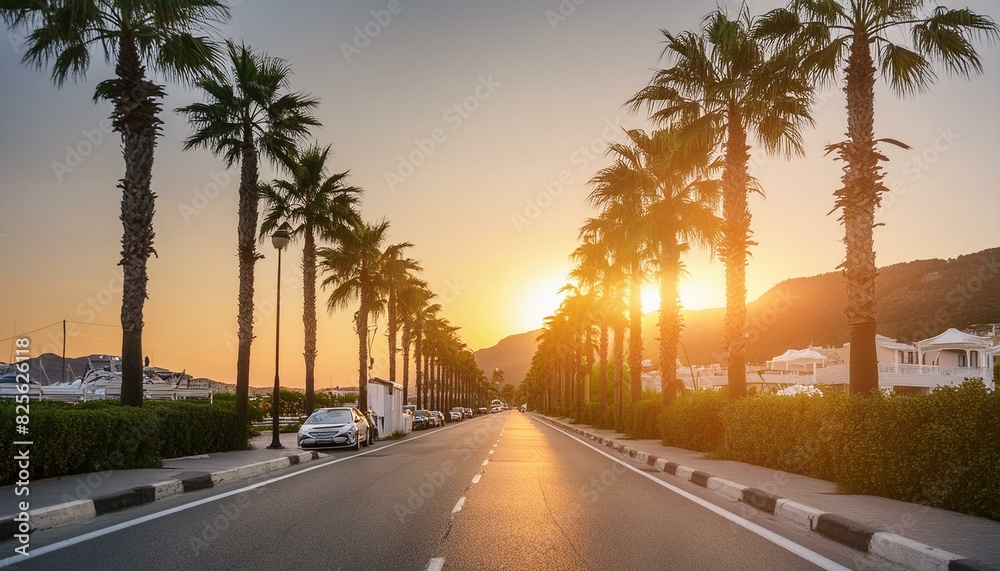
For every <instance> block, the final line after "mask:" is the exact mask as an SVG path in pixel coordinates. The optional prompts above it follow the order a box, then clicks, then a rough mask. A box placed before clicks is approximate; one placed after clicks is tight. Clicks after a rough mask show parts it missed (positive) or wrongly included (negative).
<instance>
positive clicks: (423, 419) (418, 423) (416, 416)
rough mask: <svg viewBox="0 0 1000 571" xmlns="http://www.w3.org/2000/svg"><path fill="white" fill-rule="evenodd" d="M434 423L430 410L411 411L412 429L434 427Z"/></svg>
mask: <svg viewBox="0 0 1000 571" xmlns="http://www.w3.org/2000/svg"><path fill="white" fill-rule="evenodd" d="M436 424H437V423H436V421H435V420H434V416H433V415H432V414H431V411H429V410H423V409H420V410H415V411H413V430H425V429H427V428H434V426H436Z"/></svg>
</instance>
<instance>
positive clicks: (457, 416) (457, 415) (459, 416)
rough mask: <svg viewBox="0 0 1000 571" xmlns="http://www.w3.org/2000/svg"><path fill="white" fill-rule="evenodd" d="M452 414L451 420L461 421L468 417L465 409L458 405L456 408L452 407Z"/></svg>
mask: <svg viewBox="0 0 1000 571" xmlns="http://www.w3.org/2000/svg"><path fill="white" fill-rule="evenodd" d="M450 414H451V422H461V421H463V420H465V419H466V418H467V417H466V416H465V409H464V408H462V407H460V406H456V407H455V408H453V409H451V413H450Z"/></svg>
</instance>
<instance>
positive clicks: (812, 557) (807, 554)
mask: <svg viewBox="0 0 1000 571" xmlns="http://www.w3.org/2000/svg"><path fill="white" fill-rule="evenodd" d="M535 420H536V421H538V422H540V423H541V424H542V425H544V426H547V427H549V428H551V429H552V430H555V431H556V432H559V433H561V434H564V435H566V436H568V437H570V438H572V439H573V440H576V441H577V442H579V443H580V444H583V445H584V446H586V447H587V448H590V449H591V450H593V451H594V452H597V453H598V454H600V455H601V456H604V457H606V458H609V459H611V460H613V461H614V462H617V463H619V464H621V465H622V466H625V467H626V468H628V469H629V470H632V471H633V472H635V473H636V474H639V475H640V476H643V477H645V478H647V479H648V480H650V481H652V482H655V483H656V484H659V485H660V486H663V487H664V488H666V489H668V490H670V491H671V492H674V493H675V494H677V495H679V496H681V497H682V498H684V499H687V500H691V501H692V502H694V503H696V504H698V505H699V506H701V507H703V508H705V509H707V510H709V511H711V512H714V513H716V514H718V515H720V516H722V517H724V518H726V519H728V520H729V521H731V522H733V523H735V524H736V525H738V526H740V527H742V528H744V529H746V530H747V531H750V532H752V533H755V534H757V535H759V536H760V537H762V538H764V539H766V540H768V541H770V542H771V543H773V544H775V545H777V546H778V547H781V548H782V549H785V550H786V551H790V552H792V553H794V554H795V555H798V556H799V557H801V558H802V559H805V560H806V561H808V562H810V563H812V564H813V565H816V566H818V567H821V568H823V569H828V570H831V571H834V570H835V571H849V569H848V568H847V567H844V566H843V565H841V564H839V563H837V562H836V561H832V560H830V559H827V558H826V557H823V556H822V555H820V554H819V553H816V552H815V551H812V550H810V549H808V548H806V547H803V546H802V545H799V544H798V543H795V542H794V541H792V540H790V539H788V538H787V537H784V536H782V535H778V534H777V533H774V532H773V531H771V530H769V529H767V528H765V527H761V526H759V525H757V524H755V523H754V522H752V521H750V520H747V519H744V518H742V517H740V516H738V515H736V514H734V513H732V512H730V511H729V510H726V509H724V508H720V507H719V506H717V505H715V504H713V503H712V502H709V501H708V500H704V499H702V498H699V497H698V496H696V495H694V494H691V493H689V492H686V491H684V490H682V489H680V488H678V487H676V486H673V485H671V484H668V483H666V482H664V481H663V480H661V479H659V478H656V477H654V476H653V475H652V474H649V473H646V472H643V471H642V470H640V469H638V468H636V467H635V466H633V465H631V464H629V463H628V462H625V461H624V460H621V459H620V458H616V457H614V456H612V455H611V454H608V453H606V452H604V451H603V450H601V449H599V448H597V447H595V446H591V445H590V444H588V443H587V442H584V441H583V440H580V439H579V438H577V437H576V436H574V435H573V434H570V433H569V432H566V431H564V430H563V429H561V428H558V427H555V426H552V425H551V424H548V423H547V422H544V421H541V420H538V419H535Z"/></svg>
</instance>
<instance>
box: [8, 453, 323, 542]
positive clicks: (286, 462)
mask: <svg viewBox="0 0 1000 571" xmlns="http://www.w3.org/2000/svg"><path fill="white" fill-rule="evenodd" d="M319 457H320V454H319V452H314V451H313V452H299V453H296V454H289V455H288V456H284V457H281V458H275V459H273V460H265V461H263V462H257V463H254V464H248V465H246V466H238V467H236V468H229V469H226V470H219V471H217V472H211V473H209V472H185V473H181V474H179V476H185V477H183V478H177V479H171V480H162V481H160V482H155V483H153V484H150V485H146V486H137V487H135V488H132V489H131V490H123V491H120V492H114V493H111V494H107V495H104V496H99V497H96V498H91V499H88V500H76V501H72V502H65V503H62V504H56V505H54V506H49V507H44V508H38V509H34V510H29V511H28V521H27V522H24V521H18V519H16V518H18V517H20V516H8V517H4V518H0V540H4V539H12V538H14V537H15V536H16V535H18V534H23V533H30V532H32V531H38V530H42V529H51V528H53V527H58V526H60V525H65V524H68V523H76V522H81V521H85V520H88V519H91V518H94V517H97V516H99V515H104V514H106V513H112V512H116V511H120V510H123V509H127V508H130V507H132V506H138V505H142V504H148V503H151V502H155V501H158V500H163V499H166V498H169V497H172V496H176V495H178V494H183V493H184V492H193V491H196V490H204V489H208V488H213V487H215V486H220V485H222V484H228V483H231V482H236V481H239V480H245V479H247V478H251V477H253V476H258V475H260V474H264V473H267V472H272V471H274V470H280V469H282V468H287V467H289V466H294V465H296V464H301V463H303V462H308V461H310V460H318V459H319ZM22 525H27V527H28V529H27V531H22V530H21V528H22Z"/></svg>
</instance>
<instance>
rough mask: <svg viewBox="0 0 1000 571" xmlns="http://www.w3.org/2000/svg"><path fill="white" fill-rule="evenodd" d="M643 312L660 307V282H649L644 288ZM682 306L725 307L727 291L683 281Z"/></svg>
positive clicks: (690, 308) (701, 307)
mask: <svg viewBox="0 0 1000 571" xmlns="http://www.w3.org/2000/svg"><path fill="white" fill-rule="evenodd" d="M641 295H642V312H643V313H649V312H651V311H657V310H658V309H660V290H659V285H658V284H649V285H646V286H645V287H643V288H642V294H641ZM680 300H681V307H682V308H683V309H688V310H697V309H708V308H712V307H723V306H724V305H725V303H726V299H725V292H724V291H723V290H722V289H721V288H717V287H714V286H710V285H705V284H702V283H692V282H689V281H682V282H681V285H680Z"/></svg>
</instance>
